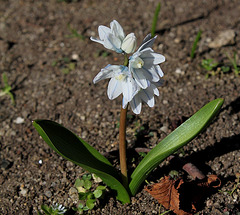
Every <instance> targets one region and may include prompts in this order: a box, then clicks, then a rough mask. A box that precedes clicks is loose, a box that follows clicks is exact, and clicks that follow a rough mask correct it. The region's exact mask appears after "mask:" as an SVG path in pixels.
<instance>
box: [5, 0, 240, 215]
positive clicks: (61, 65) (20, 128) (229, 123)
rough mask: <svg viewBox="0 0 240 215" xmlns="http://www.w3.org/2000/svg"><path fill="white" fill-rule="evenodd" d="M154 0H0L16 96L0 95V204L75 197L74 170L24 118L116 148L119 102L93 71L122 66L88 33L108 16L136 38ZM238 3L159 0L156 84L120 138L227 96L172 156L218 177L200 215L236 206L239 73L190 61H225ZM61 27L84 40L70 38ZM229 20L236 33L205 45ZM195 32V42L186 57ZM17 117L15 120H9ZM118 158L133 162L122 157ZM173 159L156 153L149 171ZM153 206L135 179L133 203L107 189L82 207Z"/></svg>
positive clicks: (161, 128)
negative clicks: (157, 160) (213, 70)
mask: <svg viewBox="0 0 240 215" xmlns="http://www.w3.org/2000/svg"><path fill="white" fill-rule="evenodd" d="M156 5H157V2H155V1H152V0H146V1H133V0H132V1H128V0H126V1H120V0H115V1H112V0H110V1H107V0H101V1H100V0H96V1H93V0H80V1H69V2H60V1H57V0H50V1H33V0H25V1H23V0H17V1H16V0H0V73H1V74H2V73H3V72H5V73H6V74H7V76H8V79H9V84H10V85H11V86H12V87H13V90H12V92H13V93H14V95H15V99H16V105H15V106H13V105H12V104H11V100H10V98H9V97H8V96H4V97H0V123H1V124H0V125H1V126H0V164H1V169H0V214H19V215H21V214H37V210H39V209H40V206H41V205H42V204H47V205H52V204H53V203H55V202H57V203H60V204H63V205H64V206H65V207H67V208H70V207H71V206H74V205H76V203H77V198H74V197H73V196H72V195H71V192H69V191H70V188H71V187H73V185H74V182H75V180H76V179H77V178H78V177H79V175H81V174H82V173H84V171H83V169H81V168H80V167H78V166H75V165H73V164H72V163H70V162H68V161H66V160H64V159H62V158H61V157H59V156H58V155H57V154H56V153H55V152H53V151H52V150H51V149H50V148H49V147H48V146H47V144H46V143H44V141H43V140H42V139H41V138H39V135H38V133H37V132H36V131H35V129H34V128H33V126H32V120H35V119H50V120H54V121H56V122H58V123H61V124H63V125H64V126H65V127H67V128H69V129H70V130H72V131H73V132H75V133H76V134H78V135H79V136H80V137H82V138H83V139H84V140H86V141H87V142H88V143H90V144H91V145H92V146H94V147H96V148H97V149H98V150H99V151H100V152H102V153H104V152H109V151H113V150H117V149H118V120H119V114H120V106H121V100H120V98H118V99H116V100H114V101H110V100H109V99H108V98H107V95H106V88H107V81H102V82H100V83H98V84H96V85H93V83H92V80H93V78H94V76H95V75H96V74H97V73H98V72H99V71H100V69H101V68H103V67H105V66H106V65H107V64H109V63H110V64H122V61H123V59H122V56H121V55H117V54H115V53H112V52H108V50H106V49H104V47H103V46H101V45H99V44H96V43H93V42H92V41H90V40H89V37H90V36H97V28H98V26H99V25H106V26H109V23H110V22H111V21H112V20H113V19H116V20H118V21H119V23H120V24H121V25H122V26H123V28H124V30H125V32H126V33H130V32H134V33H135V35H136V36H137V38H138V45H139V44H140V43H141V40H142V39H143V38H144V37H145V36H146V35H147V34H148V33H149V32H150V30H151V23H152V17H153V13H154V10H155V7H156ZM239 11H240V2H239V1H238V0H216V1H203V0H202V1H201V0H200V1H197V0H192V1H188V0H182V1H178V0H171V1H162V7H161V12H160V16H159V22H158V24H157V35H158V38H157V40H156V42H155V44H154V47H153V49H154V50H155V51H156V52H158V53H161V54H163V55H164V56H165V57H166V62H165V63H163V64H162V70H163V71H164V74H165V76H164V80H165V84H164V86H163V87H161V88H159V90H160V96H159V97H158V98H156V105H155V107H154V108H149V107H148V106H147V105H144V106H143V108H142V112H141V114H140V115H137V116H136V115H134V114H133V112H132V111H131V110H129V112H128V114H129V117H128V129H127V141H128V147H129V148H131V147H147V148H152V147H154V146H155V145H156V144H157V143H158V142H159V141H160V140H162V139H163V138H164V137H165V136H166V135H167V134H169V133H170V132H171V130H172V128H173V127H174V126H173V125H175V124H176V122H177V123H178V122H180V121H181V120H182V119H184V118H187V117H190V116H191V115H192V114H194V113H195V112H196V111H197V110H198V109H200V108H201V107H202V106H203V105H205V104H206V103H208V102H209V101H211V100H213V99H215V98H220V97H221V98H224V99H225V103H224V106H223V108H222V110H221V112H220V114H219V115H218V117H217V118H216V119H215V120H214V121H213V123H212V124H211V125H210V126H209V127H208V128H207V129H206V130H205V132H203V133H202V134H201V135H199V136H198V137H197V138H196V139H194V140H193V141H192V142H191V143H190V144H188V145H187V146H186V147H184V148H183V151H182V152H181V153H180V154H179V156H181V159H183V160H186V161H188V162H192V163H193V164H195V165H196V166H197V167H198V168H199V169H200V170H202V171H203V173H204V174H216V175H218V176H219V178H220V179H221V180H222V186H221V188H220V190H216V191H215V192H214V193H211V195H209V196H208V197H207V198H206V199H205V202H203V206H202V208H201V210H200V212H199V214H226V215H227V214H240V206H239V201H240V188H239V187H238V188H237V189H236V190H235V192H234V193H233V194H232V195H229V194H228V193H227V192H226V191H231V190H232V189H233V188H234V186H235V185H236V182H235V180H236V174H237V173H239V172H240V165H239V163H240V135H239V133H240V123H239V119H240V97H239V92H240V77H237V76H236V75H235V74H234V72H232V71H230V72H228V73H226V74H223V75H221V74H219V75H215V76H210V77H209V78H208V79H206V77H205V75H206V71H205V70H204V69H203V68H201V67H200V66H199V65H200V63H201V61H202V59H208V58H213V59H214V60H215V61H217V62H220V63H221V64H223V65H229V59H228V58H227V56H226V53H229V54H230V55H231V56H233V53H234V52H236V53H237V55H238V56H240V39H239V34H240V16H239ZM68 26H70V28H72V29H76V30H77V32H78V33H79V34H81V35H83V36H84V39H81V38H77V37H71V36H69V35H71V30H70V28H69V27H68ZM229 29H231V30H233V31H234V34H235V37H234V38H233V39H232V40H231V41H229V43H228V44H225V45H220V46H219V47H216V48H210V47H209V45H208V44H209V43H210V42H211V41H214V40H215V39H216V37H217V35H218V34H219V33H220V32H222V31H226V30H229ZM199 30H202V36H201V40H200V42H199V44H198V48H197V50H196V57H195V58H194V59H193V60H191V59H190V51H191V47H192V44H193V41H194V39H195V37H196V35H197V33H198V31H199ZM238 63H239V61H238ZM69 67H71V68H70V69H68V71H66V68H69ZM66 72H68V74H65V73H66ZM3 87H4V85H3V82H2V81H1V82H0V88H3ZM18 117H21V118H22V119H24V122H23V123H20V124H18V123H17V121H16V119H17V118H18ZM40 160H41V161H42V163H41V162H40V163H39V161H40ZM113 162H115V163H117V160H115V161H113ZM128 162H129V166H130V167H134V165H135V163H134V162H133V161H132V160H131V158H129V159H128ZM173 169H174V170H177V171H179V172H180V173H181V172H182V168H181V167H180V166H179V165H177V163H171V164H168V163H167V162H165V163H164V164H163V165H162V168H158V169H157V170H155V171H154V173H153V174H152V175H151V176H150V178H149V179H148V181H153V182H157V181H158V180H159V179H160V178H161V177H163V176H164V175H168V173H169V172H170V171H171V170H173ZM181 174H186V173H183V172H182V173H181ZM145 185H146V184H145ZM159 211H161V212H164V208H163V207H161V206H160V204H158V202H157V201H156V200H154V199H153V198H152V197H151V196H150V195H149V194H148V193H147V192H146V191H144V190H143V187H142V188H141V189H140V191H139V193H138V194H137V195H136V196H135V197H132V203H131V204H126V205H122V204H121V203H120V202H118V201H116V200H115V199H114V198H113V197H112V196H111V193H108V194H107V195H106V198H105V199H104V200H101V201H100V202H99V203H98V204H97V207H95V209H94V210H92V211H91V213H92V214H158V213H159Z"/></svg>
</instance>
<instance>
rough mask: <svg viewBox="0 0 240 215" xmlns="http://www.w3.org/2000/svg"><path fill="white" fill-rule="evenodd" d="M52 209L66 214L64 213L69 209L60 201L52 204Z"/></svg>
mask: <svg viewBox="0 0 240 215" xmlns="http://www.w3.org/2000/svg"><path fill="white" fill-rule="evenodd" d="M52 209H53V211H54V212H55V213H56V214H59V215H60V214H64V213H66V212H67V209H65V207H64V206H62V205H60V204H58V203H56V204H55V205H53V206H52Z"/></svg>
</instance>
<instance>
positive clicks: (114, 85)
mask: <svg viewBox="0 0 240 215" xmlns="http://www.w3.org/2000/svg"><path fill="white" fill-rule="evenodd" d="M107 78H111V79H110V81H109V84H108V90H107V94H108V98H109V99H111V100H112V99H115V98H117V97H118V96H119V95H120V94H123V98H124V99H123V100H124V101H125V102H126V104H127V103H128V102H130V101H131V100H132V98H133V96H134V95H135V94H136V92H137V91H138V85H137V83H136V82H135V81H134V79H133V78H132V75H131V73H130V71H129V69H128V67H126V66H122V65H121V66H117V65H108V66H107V67H105V68H104V69H101V71H100V72H99V73H98V74H97V76H96V77H95V78H94V79H93V83H94V84H95V83H97V82H99V81H100V80H103V79H107ZM125 102H124V104H123V106H124V105H125Z"/></svg>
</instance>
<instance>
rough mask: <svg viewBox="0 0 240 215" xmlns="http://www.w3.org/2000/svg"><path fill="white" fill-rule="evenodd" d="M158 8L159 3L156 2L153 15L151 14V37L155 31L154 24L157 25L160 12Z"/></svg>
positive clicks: (159, 7)
mask: <svg viewBox="0 0 240 215" xmlns="http://www.w3.org/2000/svg"><path fill="white" fill-rule="evenodd" d="M160 9H161V3H158V5H157V7H156V9H155V13H154V16H153V22H152V30H151V35H152V37H154V36H155V33H156V26H157V21H158V14H159V12H160Z"/></svg>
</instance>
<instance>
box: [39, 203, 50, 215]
mask: <svg viewBox="0 0 240 215" xmlns="http://www.w3.org/2000/svg"><path fill="white" fill-rule="evenodd" d="M41 209H42V210H43V212H44V213H45V214H46V215H51V212H50V208H49V207H48V206H47V205H42V206H41Z"/></svg>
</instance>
